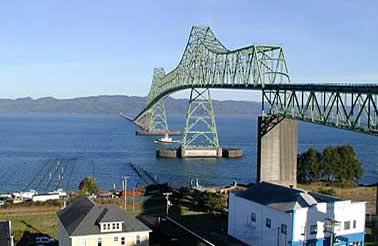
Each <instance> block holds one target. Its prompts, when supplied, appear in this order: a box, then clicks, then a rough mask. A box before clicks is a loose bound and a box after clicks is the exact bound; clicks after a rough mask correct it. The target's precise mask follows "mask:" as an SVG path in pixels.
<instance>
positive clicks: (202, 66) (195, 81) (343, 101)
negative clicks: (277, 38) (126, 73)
mask: <svg viewBox="0 0 378 246" xmlns="http://www.w3.org/2000/svg"><path fill="white" fill-rule="evenodd" d="M157 72H158V71H157V70H155V72H154V79H153V83H152V86H151V89H150V91H149V93H148V96H147V105H146V107H145V109H144V110H143V111H142V112H141V113H139V114H138V115H137V116H136V117H135V119H134V121H135V122H139V121H140V120H141V119H142V118H144V117H146V115H147V114H151V113H153V110H152V108H153V107H154V106H155V105H157V104H158V103H159V102H160V101H162V100H164V98H166V97H167V96H169V95H170V94H172V93H174V92H176V91H179V90H184V89H192V90H193V89H194V88H203V89H213V88H214V89H242V90H258V91H261V92H262V100H263V104H262V109H263V112H264V113H267V114H270V115H277V116H283V117H286V118H292V119H296V120H302V121H308V122H312V123H316V124H321V125H327V126H332V127H337V128H342V129H349V130H353V131H357V132H362V133H368V134H373V135H378V131H377V127H378V126H377V118H378V112H377V106H378V100H377V97H378V96H377V95H378V84H369V85H366V84H360V83H355V84H349V85H346V84H320V83H319V84H296V83H292V82H291V79H290V76H289V71H288V66H287V63H286V60H285V55H284V51H283V49H282V47H280V46H273V45H251V46H247V47H243V48H240V49H236V50H229V49H227V48H226V47H225V46H224V45H223V44H222V43H221V42H220V41H219V40H218V39H217V38H216V37H215V35H214V33H213V32H212V31H211V29H210V28H209V27H206V26H199V27H198V26H195V27H193V28H192V30H191V33H190V36H189V40H188V43H187V45H186V48H185V51H184V54H183V56H182V58H181V60H180V62H179V64H178V65H177V67H176V68H175V69H174V70H173V71H171V72H169V73H168V74H165V73H164V70H163V71H160V73H157ZM157 74H159V76H157ZM190 103H192V102H191V101H190V102H189V106H188V110H190V108H191V105H190ZM187 116H188V114H187ZM209 116H210V117H211V115H209ZM188 122H189V121H188V119H187V124H188ZM188 128H189V125H186V126H185V129H188Z"/></svg>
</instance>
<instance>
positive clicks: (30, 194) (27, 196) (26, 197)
mask: <svg viewBox="0 0 378 246" xmlns="http://www.w3.org/2000/svg"><path fill="white" fill-rule="evenodd" d="M37 194H38V193H37V192H36V191H35V190H30V191H25V192H20V196H21V197H22V198H23V199H24V200H31V199H32V198H33V196H34V195H37Z"/></svg>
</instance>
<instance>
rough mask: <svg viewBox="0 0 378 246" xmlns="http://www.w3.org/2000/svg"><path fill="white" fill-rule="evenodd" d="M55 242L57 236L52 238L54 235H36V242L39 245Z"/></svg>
mask: <svg viewBox="0 0 378 246" xmlns="http://www.w3.org/2000/svg"><path fill="white" fill-rule="evenodd" d="M54 242H55V238H52V237H48V236H41V237H36V238H35V243H36V244H37V245H44V246H45V245H48V244H50V243H54Z"/></svg>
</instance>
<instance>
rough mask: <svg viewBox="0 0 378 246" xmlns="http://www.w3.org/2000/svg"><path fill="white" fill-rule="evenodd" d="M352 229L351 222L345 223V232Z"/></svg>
mask: <svg viewBox="0 0 378 246" xmlns="http://www.w3.org/2000/svg"><path fill="white" fill-rule="evenodd" d="M349 229H350V221H344V230H349Z"/></svg>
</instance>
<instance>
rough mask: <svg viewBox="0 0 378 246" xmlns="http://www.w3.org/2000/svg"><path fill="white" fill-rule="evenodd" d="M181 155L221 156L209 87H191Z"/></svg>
mask: <svg viewBox="0 0 378 246" xmlns="http://www.w3.org/2000/svg"><path fill="white" fill-rule="evenodd" d="M180 149H181V151H180V154H181V157H183V158H191V157H222V148H221V147H220V146H219V141H218V133H217V127H216V124H215V115H214V108H213V103H212V101H211V97H210V90H209V89H195V88H192V90H191V92H190V100H189V105H188V111H187V113H186V124H185V129H184V134H183V139H182V143H181V148H180Z"/></svg>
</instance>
